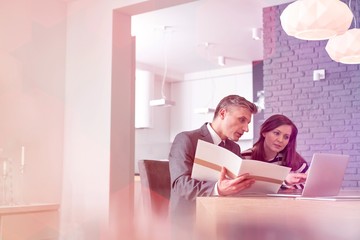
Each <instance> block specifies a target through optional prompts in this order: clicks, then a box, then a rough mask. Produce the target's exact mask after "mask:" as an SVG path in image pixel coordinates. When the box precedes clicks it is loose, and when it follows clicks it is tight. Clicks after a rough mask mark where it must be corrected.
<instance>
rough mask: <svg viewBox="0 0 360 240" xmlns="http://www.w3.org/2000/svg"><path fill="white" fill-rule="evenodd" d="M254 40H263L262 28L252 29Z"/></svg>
mask: <svg viewBox="0 0 360 240" xmlns="http://www.w3.org/2000/svg"><path fill="white" fill-rule="evenodd" d="M251 32H252V38H253V39H254V40H261V39H262V28H252V29H251Z"/></svg>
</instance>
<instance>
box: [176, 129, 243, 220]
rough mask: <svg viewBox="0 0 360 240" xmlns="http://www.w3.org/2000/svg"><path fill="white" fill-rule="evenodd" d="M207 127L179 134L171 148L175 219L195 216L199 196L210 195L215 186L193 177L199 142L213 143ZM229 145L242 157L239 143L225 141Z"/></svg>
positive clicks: (230, 148) (213, 183)
mask: <svg viewBox="0 0 360 240" xmlns="http://www.w3.org/2000/svg"><path fill="white" fill-rule="evenodd" d="M206 124H207V123H205V124H204V125H203V126H202V127H201V128H199V129H196V130H193V131H187V132H181V133H179V134H178V135H177V136H176V137H175V139H174V142H173V144H172V146H171V150H170V154H169V163H170V177H171V196H170V214H171V215H172V216H173V217H175V218H180V219H182V218H188V217H192V216H193V215H194V214H195V204H196V203H195V200H196V197H198V196H210V195H211V194H212V192H213V189H214V186H215V183H216V182H209V181H199V180H196V179H192V178H191V172H192V168H193V164H194V158H195V151H196V146H197V142H198V140H199V139H201V140H204V141H206V142H210V143H213V140H212V138H211V135H210V132H209V130H208V129H207V127H206ZM226 145H227V146H228V147H227V149H229V150H230V151H232V152H234V153H235V154H237V155H239V156H240V153H241V151H240V147H239V145H238V144H236V143H235V142H233V141H231V140H226ZM187 220H189V219H187Z"/></svg>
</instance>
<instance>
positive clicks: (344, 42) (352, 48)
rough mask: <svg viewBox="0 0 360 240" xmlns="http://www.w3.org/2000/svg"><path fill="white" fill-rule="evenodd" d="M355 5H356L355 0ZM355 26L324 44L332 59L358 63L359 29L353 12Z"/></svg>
mask: <svg viewBox="0 0 360 240" xmlns="http://www.w3.org/2000/svg"><path fill="white" fill-rule="evenodd" d="M350 3H351V1H350V2H349V8H350ZM356 6H358V4H357V1H356ZM354 24H355V27H354V28H353V29H350V30H348V31H346V32H345V33H344V34H341V35H338V36H335V37H333V38H331V39H329V41H328V42H327V44H326V47H325V50H326V52H327V53H328V54H329V56H330V57H331V59H332V60H334V61H336V62H340V63H345V64H360V29H359V28H356V24H357V21H356V17H355V14H354Z"/></svg>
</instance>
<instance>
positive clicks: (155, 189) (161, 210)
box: [138, 160, 171, 216]
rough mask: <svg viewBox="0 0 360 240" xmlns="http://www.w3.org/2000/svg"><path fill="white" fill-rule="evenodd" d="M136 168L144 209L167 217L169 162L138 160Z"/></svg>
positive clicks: (169, 183)
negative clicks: (137, 167)
mask: <svg viewBox="0 0 360 240" xmlns="http://www.w3.org/2000/svg"><path fill="white" fill-rule="evenodd" d="M138 166H139V173H140V181H141V186H142V187H141V192H142V196H143V199H144V205H145V208H147V209H149V210H150V211H151V212H152V213H154V214H157V215H161V216H167V214H168V208H169V199H170V189H171V187H170V186H171V181H170V171H169V161H162V160H139V161H138Z"/></svg>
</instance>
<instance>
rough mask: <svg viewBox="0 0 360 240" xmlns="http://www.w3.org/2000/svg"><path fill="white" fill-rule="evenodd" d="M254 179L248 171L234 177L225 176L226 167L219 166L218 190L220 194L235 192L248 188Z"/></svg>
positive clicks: (225, 194)
mask: <svg viewBox="0 0 360 240" xmlns="http://www.w3.org/2000/svg"><path fill="white" fill-rule="evenodd" d="M254 182H255V180H254V179H253V178H251V177H250V175H249V174H248V173H245V174H242V175H240V176H238V177H236V178H234V179H230V178H228V177H227V176H226V168H225V167H222V168H221V174H220V179H219V181H218V184H217V186H218V192H219V195H220V196H227V195H232V194H236V193H238V192H240V191H242V190H244V189H247V188H249V187H250V186H251V185H252V184H253V183H254Z"/></svg>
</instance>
